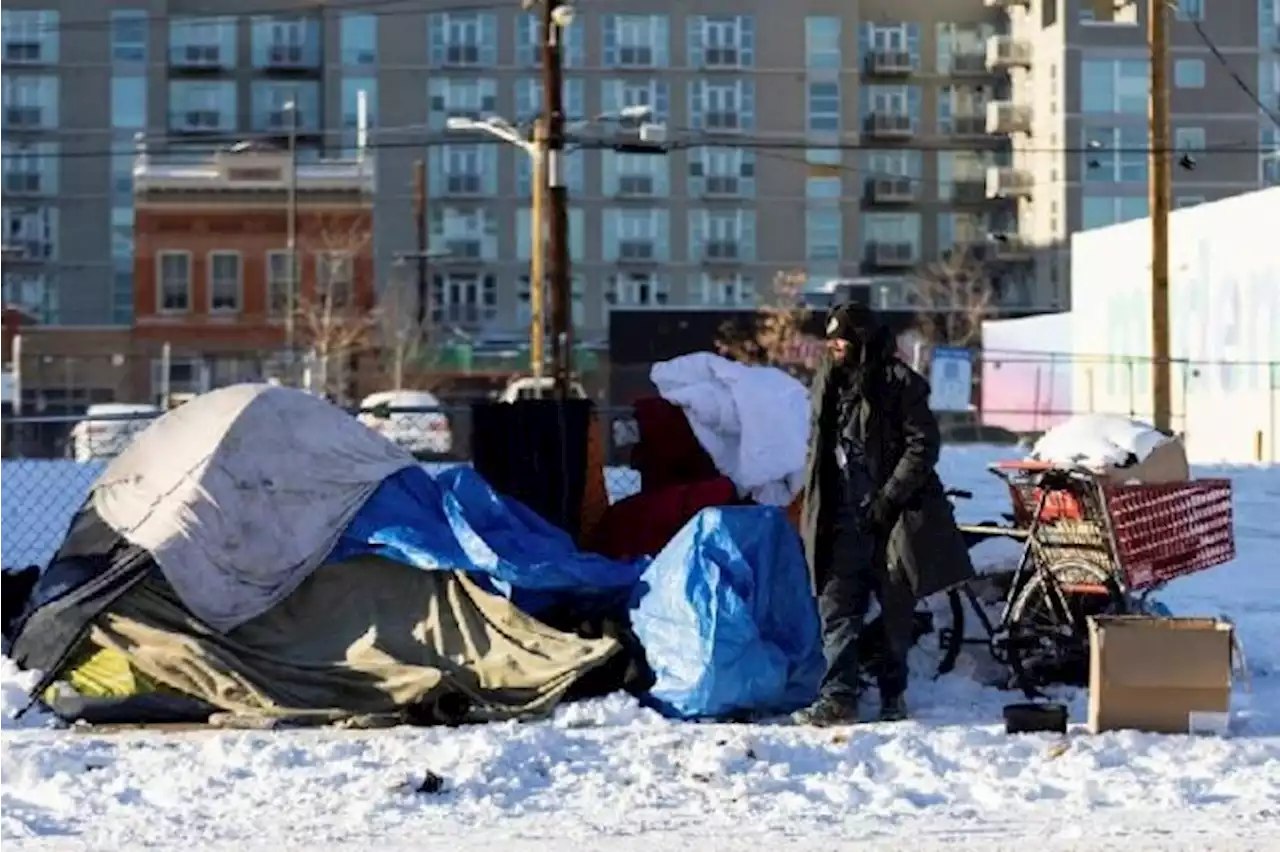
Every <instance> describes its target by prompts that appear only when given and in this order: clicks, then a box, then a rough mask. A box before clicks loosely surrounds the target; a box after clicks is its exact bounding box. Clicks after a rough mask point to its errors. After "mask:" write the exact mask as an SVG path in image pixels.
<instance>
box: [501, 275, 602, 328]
mask: <svg viewBox="0 0 1280 852" xmlns="http://www.w3.org/2000/svg"><path fill="white" fill-rule="evenodd" d="M569 280H570V296H569V297H570V299H571V300H572V311H573V325H574V327H575V328H582V327H583V326H585V325H586V324H587V304H586V303H587V283H586V281H584V280H583V278H582V276H580V275H573V276H570V279H569ZM542 304H543V306H544V311H543V320H544V322H546V323H550V322H551V311H550V310H546V309H545V307H546V306H549V305H550V304H551V282H550V281H549V280H545V279H544V280H543V282H542ZM516 322H517V323H519V324H520V325H529V324H530V323H531V322H533V288H532V287H530V286H529V276H528V275H521V276H520V279H519V289H518V290H517V292H516Z"/></svg>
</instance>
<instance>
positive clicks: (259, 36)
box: [251, 15, 320, 70]
mask: <svg viewBox="0 0 1280 852" xmlns="http://www.w3.org/2000/svg"><path fill="white" fill-rule="evenodd" d="M251 33H252V41H251V46H252V48H253V66H254V67H255V68H278V69H285V70H287V69H290V68H316V67H318V66H319V65H320V21H319V20H318V19H317V18H314V17H311V16H301V15H300V16H283V15H273V16H265V15H259V16H256V17H254V18H253V24H252V29H251Z"/></svg>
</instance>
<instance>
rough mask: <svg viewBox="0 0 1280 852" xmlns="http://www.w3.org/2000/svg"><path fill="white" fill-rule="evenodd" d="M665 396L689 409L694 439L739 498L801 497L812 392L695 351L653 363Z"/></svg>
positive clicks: (764, 370)
mask: <svg viewBox="0 0 1280 852" xmlns="http://www.w3.org/2000/svg"><path fill="white" fill-rule="evenodd" d="M649 378H650V379H651V380H652V381H653V384H654V385H655V386H656V387H657V388H658V393H659V394H661V395H662V398H663V399H665V400H667V401H668V402H670V403H673V404H675V405H678V406H680V407H681V408H682V409H684V413H685V416H686V417H688V418H689V425H690V427H691V428H692V429H693V434H694V436H695V437H697V439H698V442H699V443H700V444H702V447H703V449H705V450H706V451H707V454H708V455H709V456H711V460H712V461H713V462H714V463H715V465H716V468H717V469H718V470H719V471H720V472H721V473H722V474H724V475H725V476H727V477H728V478H729V479H730V480H732V481H733V483H734V485H736V486H737V488H738V492H739V493H740V494H743V495H745V496H749V497H751V498H752V499H754V500H755V501H757V502H759V503H767V504H770V505H774V506H785V505H788V504H790V503H791V501H792V500H793V499H794V498H795V496H796V494H798V493H799V492H800V488H801V487H802V485H803V480H804V467H805V458H806V455H807V454H808V449H809V391H808V389H806V388H805V386H804V385H803V384H801V383H800V382H799V381H798V380H796V379H795V378H793V377H792V376H789V375H787V374H786V373H785V372H783V371H782V370H779V369H777V368H776V367H757V366H750V365H747V364H739V363H738V362H736V361H730V360H729V359H727V358H722V357H720V356H719V355H713V354H711V353H710V352H696V353H694V354H692V355H683V356H681V357H679V358H673V359H672V360H670V361H663V362H661V363H658V364H654V365H653V368H652V369H651V370H650V372H649Z"/></svg>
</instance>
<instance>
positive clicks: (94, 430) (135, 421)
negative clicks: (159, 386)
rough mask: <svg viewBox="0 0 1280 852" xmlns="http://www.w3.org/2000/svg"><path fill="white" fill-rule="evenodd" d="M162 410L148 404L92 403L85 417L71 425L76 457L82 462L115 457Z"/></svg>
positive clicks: (72, 450)
mask: <svg viewBox="0 0 1280 852" xmlns="http://www.w3.org/2000/svg"><path fill="white" fill-rule="evenodd" d="M162 413H163V412H162V411H161V409H160V407H159V406H156V405H147V404H145V403H140V404H139V403H127V402H104V403H98V404H96V405H91V406H89V407H88V409H86V410H85V413H84V414H85V416H84V419H83V420H81V421H79V422H78V423H76V425H75V426H73V427H71V452H72V457H73V458H75V460H76V461H78V462H88V461H98V460H100V459H113V458H115V457H116V456H118V455H120V454H121V453H122V452H124V449H125V447H127V446H129V442H130V441H132V440H133V438H134V436H135V435H137V434H139V433H140V432H142V431H143V430H145V429H146V428H147V427H148V426H150V425H151V422H152V421H153V420H155V419H156V418H157V417H159V416H160V415H161V414H162Z"/></svg>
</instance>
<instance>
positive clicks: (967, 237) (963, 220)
mask: <svg viewBox="0 0 1280 852" xmlns="http://www.w3.org/2000/svg"><path fill="white" fill-rule="evenodd" d="M995 232H996V229H994V228H992V227H991V222H990V219H989V217H988V216H987V215H986V214H985V213H941V214H939V215H938V247H939V248H943V249H946V248H950V247H952V246H959V247H963V246H973V245H978V244H983V243H985V242H986V241H987V240H988V239H989V238H990V235H991V234H992V233H995Z"/></svg>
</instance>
